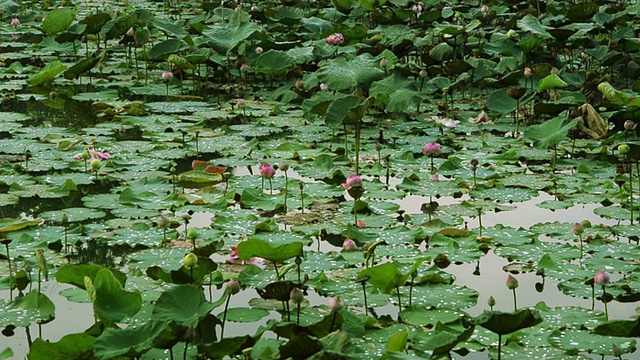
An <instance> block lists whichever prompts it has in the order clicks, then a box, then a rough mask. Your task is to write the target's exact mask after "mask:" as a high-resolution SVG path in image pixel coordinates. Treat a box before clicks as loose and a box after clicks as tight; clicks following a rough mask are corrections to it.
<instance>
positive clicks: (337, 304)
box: [327, 295, 344, 332]
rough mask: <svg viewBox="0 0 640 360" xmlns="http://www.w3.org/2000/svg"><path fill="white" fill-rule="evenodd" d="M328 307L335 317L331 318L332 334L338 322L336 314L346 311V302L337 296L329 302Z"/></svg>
mask: <svg viewBox="0 0 640 360" xmlns="http://www.w3.org/2000/svg"><path fill="white" fill-rule="evenodd" d="M327 306H328V307H329V310H331V314H332V315H333V317H332V318H331V325H330V326H329V332H332V331H333V324H334V323H335V321H336V314H337V313H339V312H340V310H342V309H344V302H343V301H342V299H340V297H339V296H338V295H336V296H334V297H332V298H331V299H329V301H328V302H327Z"/></svg>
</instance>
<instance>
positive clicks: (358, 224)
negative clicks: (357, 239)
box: [356, 220, 367, 228]
mask: <svg viewBox="0 0 640 360" xmlns="http://www.w3.org/2000/svg"><path fill="white" fill-rule="evenodd" d="M356 225H357V226H358V227H360V228H363V227H365V226H367V225H365V224H364V221H362V220H358V222H357V223H356Z"/></svg>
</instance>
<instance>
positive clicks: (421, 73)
mask: <svg viewBox="0 0 640 360" xmlns="http://www.w3.org/2000/svg"><path fill="white" fill-rule="evenodd" d="M418 75H419V76H420V77H421V78H426V77H427V70H425V69H422V70H420V73H419V74H418Z"/></svg>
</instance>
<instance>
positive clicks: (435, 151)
mask: <svg viewBox="0 0 640 360" xmlns="http://www.w3.org/2000/svg"><path fill="white" fill-rule="evenodd" d="M422 154H423V155H426V156H428V157H429V158H430V159H431V172H432V173H435V172H436V168H435V166H433V157H434V156H438V155H440V154H442V145H440V144H439V143H437V142H428V143H426V144H424V146H423V147H422Z"/></svg>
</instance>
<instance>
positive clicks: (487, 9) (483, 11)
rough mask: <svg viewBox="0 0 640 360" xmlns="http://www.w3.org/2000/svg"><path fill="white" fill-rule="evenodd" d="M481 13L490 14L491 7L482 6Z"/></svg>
mask: <svg viewBox="0 0 640 360" xmlns="http://www.w3.org/2000/svg"><path fill="white" fill-rule="evenodd" d="M480 11H482V13H483V14H486V13H488V12H489V7H488V6H487V5H482V7H481V8H480Z"/></svg>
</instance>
